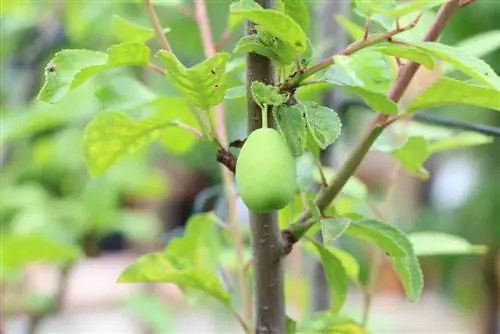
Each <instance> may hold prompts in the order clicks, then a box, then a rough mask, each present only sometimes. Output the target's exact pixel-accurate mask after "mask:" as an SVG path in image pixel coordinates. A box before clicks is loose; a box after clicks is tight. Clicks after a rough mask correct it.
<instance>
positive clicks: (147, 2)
mask: <svg viewBox="0 0 500 334" xmlns="http://www.w3.org/2000/svg"><path fill="white" fill-rule="evenodd" d="M144 6H145V7H146V11H147V12H148V16H149V19H150V20H151V23H152V24H153V29H154V31H155V34H156V38H158V41H159V42H160V44H161V46H162V48H163V49H164V50H167V51H171V49H170V45H169V44H168V40H167V37H165V34H164V33H163V28H162V26H161V23H160V20H159V19H158V15H156V11H155V9H154V7H153V4H152V3H151V0H144Z"/></svg>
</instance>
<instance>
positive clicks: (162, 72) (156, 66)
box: [148, 62, 165, 76]
mask: <svg viewBox="0 0 500 334" xmlns="http://www.w3.org/2000/svg"><path fill="white" fill-rule="evenodd" d="M148 68H149V69H151V70H153V71H155V72H157V73H159V74H161V75H162V76H165V70H164V69H163V68H161V67H160V66H158V65H156V64H153V63H151V62H149V63H148Z"/></svg>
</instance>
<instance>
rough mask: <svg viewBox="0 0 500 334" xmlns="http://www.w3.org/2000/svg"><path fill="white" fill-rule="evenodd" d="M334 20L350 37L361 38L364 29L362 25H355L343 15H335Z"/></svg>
mask: <svg viewBox="0 0 500 334" xmlns="http://www.w3.org/2000/svg"><path fill="white" fill-rule="evenodd" d="M335 20H336V21H337V23H338V24H339V25H340V26H341V27H342V28H343V29H344V30H345V31H346V32H347V33H348V34H349V35H350V36H351V38H352V39H354V40H358V39H362V38H363V36H364V35H365V29H363V27H361V26H359V25H357V24H356V23H354V22H353V21H351V20H349V19H348V18H346V17H345V16H342V15H336V16H335Z"/></svg>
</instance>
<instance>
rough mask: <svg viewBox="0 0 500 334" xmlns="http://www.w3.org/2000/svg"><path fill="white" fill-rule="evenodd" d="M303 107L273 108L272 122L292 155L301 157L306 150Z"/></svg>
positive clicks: (283, 106)
mask: <svg viewBox="0 0 500 334" xmlns="http://www.w3.org/2000/svg"><path fill="white" fill-rule="evenodd" d="M304 113H305V110H304V107H303V106H302V105H300V104H296V105H280V106H277V107H274V108H273V116H274V121H275V123H276V126H277V128H278V130H279V131H280V133H281V135H282V136H283V138H284V139H285V141H286V143H287V144H288V147H289V148H290V151H291V152H292V154H293V155H294V156H296V157H298V156H301V155H302V154H303V153H304V150H305V148H306V141H307V130H306V121H305V119H304V117H305V114H304Z"/></svg>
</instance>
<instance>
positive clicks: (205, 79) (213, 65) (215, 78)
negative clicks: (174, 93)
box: [156, 50, 229, 110]
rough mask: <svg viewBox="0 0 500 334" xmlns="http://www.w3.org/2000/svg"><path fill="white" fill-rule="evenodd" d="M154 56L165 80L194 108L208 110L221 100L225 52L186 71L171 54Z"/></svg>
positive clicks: (224, 72)
mask: <svg viewBox="0 0 500 334" xmlns="http://www.w3.org/2000/svg"><path fill="white" fill-rule="evenodd" d="M156 56H157V58H158V59H159V60H160V62H161V63H162V64H163V66H164V67H165V69H166V77H167V80H168V81H169V82H170V83H171V84H172V85H173V86H175V87H176V88H177V89H178V90H179V91H180V92H181V93H182V94H183V95H184V96H185V97H186V98H187V99H188V100H189V101H190V102H191V103H193V104H194V105H196V106H197V107H199V108H201V109H202V110H209V109H210V108H211V107H213V106H215V105H217V104H219V103H220V102H221V101H222V99H223V98H224V94H225V91H226V71H225V70H226V63H227V61H228V60H229V54H228V53H218V54H216V55H214V56H213V57H211V58H209V59H206V60H204V61H203V62H201V63H199V64H197V65H195V66H193V67H190V68H186V67H185V66H184V65H183V64H182V63H181V62H180V61H179V60H178V59H177V58H176V57H175V55H174V54H173V53H172V52H169V51H165V50H161V51H160V52H158V54H157V55H156Z"/></svg>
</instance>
